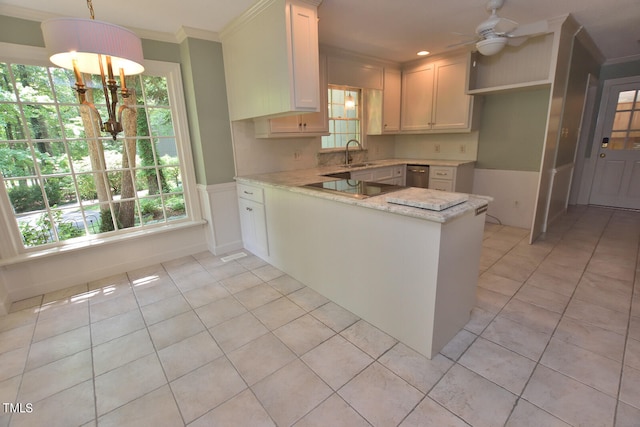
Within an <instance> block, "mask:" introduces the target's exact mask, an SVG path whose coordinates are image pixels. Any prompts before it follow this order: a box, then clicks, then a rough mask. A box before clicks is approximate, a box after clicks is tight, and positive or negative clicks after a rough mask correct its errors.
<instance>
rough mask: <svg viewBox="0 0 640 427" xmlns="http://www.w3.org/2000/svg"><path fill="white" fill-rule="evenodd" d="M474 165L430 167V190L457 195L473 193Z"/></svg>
mask: <svg viewBox="0 0 640 427" xmlns="http://www.w3.org/2000/svg"><path fill="white" fill-rule="evenodd" d="M473 170H474V165H473V163H466V164H462V165H459V166H434V165H431V166H429V188H430V189H432V190H440V191H449V192H456V193H471V191H472V189H473Z"/></svg>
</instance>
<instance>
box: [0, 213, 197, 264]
mask: <svg viewBox="0 0 640 427" xmlns="http://www.w3.org/2000/svg"><path fill="white" fill-rule="evenodd" d="M206 223H207V221H205V220H199V221H189V220H187V221H184V222H180V223H175V224H171V225H163V226H160V227H154V228H150V229H147V230H138V231H132V232H130V233H127V234H123V235H119V236H112V237H106V238H105V237H100V236H99V235H95V236H93V238H92V239H90V240H83V241H82V242H78V243H69V244H65V245H62V246H57V247H55V248H50V249H43V250H32V251H29V252H25V253H22V254H20V255H17V256H14V257H11V258H6V259H0V267H4V266H7V265H15V264H19V263H23V262H29V261H34V260H37V259H42V258H47V257H52V256H56V255H62V254H68V253H73V252H76V251H81V250H85V249H88V248H93V247H99V246H103V245H110V244H114V243H122V242H126V241H128V240H131V239H136V238H139V237H144V236H150V235H155V234H162V233H169V232H173V231H179V230H182V229H187V228H191V227H200V226H202V225H204V224H206Z"/></svg>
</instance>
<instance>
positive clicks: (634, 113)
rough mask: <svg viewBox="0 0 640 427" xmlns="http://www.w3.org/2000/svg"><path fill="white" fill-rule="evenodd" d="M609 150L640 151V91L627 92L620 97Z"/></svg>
mask: <svg viewBox="0 0 640 427" xmlns="http://www.w3.org/2000/svg"><path fill="white" fill-rule="evenodd" d="M608 148H609V149H610V150H640V90H627V91H623V92H620V94H619V95H618V105H617V107H616V113H615V116H614V119H613V128H612V130H611V137H610V139H609V146H608Z"/></svg>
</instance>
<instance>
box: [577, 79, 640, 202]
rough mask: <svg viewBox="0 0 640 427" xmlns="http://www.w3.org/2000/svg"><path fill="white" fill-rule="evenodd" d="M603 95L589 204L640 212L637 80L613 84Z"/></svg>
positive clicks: (639, 96)
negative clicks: (603, 107) (602, 108)
mask: <svg viewBox="0 0 640 427" xmlns="http://www.w3.org/2000/svg"><path fill="white" fill-rule="evenodd" d="M603 96H604V97H607V98H606V102H605V103H603V105H604V106H605V108H606V110H605V111H604V116H603V123H602V132H601V133H600V134H599V135H597V136H596V138H597V140H596V141H595V142H594V143H596V144H599V149H598V152H597V156H598V157H597V158H596V170H595V176H594V179H593V185H592V187H591V196H590V198H589V204H594V205H604V206H612V207H619V208H629V209H640V80H639V81H636V82H632V83H624V84H617V85H612V86H610V88H609V91H608V94H607V93H604V94H603ZM603 101H604V100H603Z"/></svg>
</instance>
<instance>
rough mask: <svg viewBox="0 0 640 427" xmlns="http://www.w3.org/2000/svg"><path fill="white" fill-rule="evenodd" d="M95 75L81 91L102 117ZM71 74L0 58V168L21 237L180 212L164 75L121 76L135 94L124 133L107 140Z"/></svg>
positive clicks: (87, 230)
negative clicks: (81, 102)
mask: <svg viewBox="0 0 640 427" xmlns="http://www.w3.org/2000/svg"><path fill="white" fill-rule="evenodd" d="M95 77H97V76H93V77H92V78H91V79H87V80H86V81H87V82H90V83H88V86H89V87H90V88H91V89H93V90H89V91H88V93H89V94H90V95H89V99H90V100H91V99H92V100H93V102H94V103H95V105H96V107H97V109H98V110H99V111H100V113H101V115H102V117H106V116H107V114H106V106H105V105H104V96H103V95H102V88H101V83H100V79H99V77H98V78H97V79H96V78H95ZM73 82H74V76H73V73H72V72H71V71H67V70H63V69H58V68H53V67H43V66H33V65H25V64H17V63H0V173H1V174H2V177H3V179H2V181H3V184H4V185H3V187H4V191H6V192H7V195H8V200H9V201H10V203H11V210H12V211H13V214H14V217H15V220H16V223H15V224H16V227H17V229H18V230H19V233H20V236H21V238H22V242H23V245H24V246H25V247H43V246H52V245H57V244H60V243H61V242H63V241H66V240H70V239H76V238H81V237H82V236H89V235H92V234H101V233H113V232H116V233H122V232H126V231H127V230H139V229H140V228H145V227H147V228H148V227H149V226H153V225H158V224H160V225H161V224H167V223H171V222H174V221H176V220H182V219H186V218H188V217H189V215H190V212H188V208H187V207H188V204H187V203H185V189H184V188H183V162H182V159H180V157H179V155H178V153H179V150H178V149H177V143H176V138H177V136H176V132H175V130H174V123H173V118H172V117H173V116H172V106H171V105H170V103H169V99H170V96H169V91H168V88H167V78H166V77H163V76H148V75H141V76H129V77H127V87H129V88H131V89H134V90H135V93H136V96H135V97H134V99H130V100H127V101H126V103H127V104H130V105H129V107H130V108H129V109H127V110H125V112H124V113H123V122H127V121H128V123H129V128H130V129H133V131H132V132H129V133H128V134H127V133H126V132H123V133H121V134H120V135H118V139H117V140H116V141H113V140H112V138H111V137H110V136H104V135H103V134H102V133H101V132H99V131H96V129H95V126H93V125H92V124H91V123H95V117H93V118H92V117H91V113H90V112H89V109H87V108H86V107H80V106H79V105H78V104H77V97H76V95H75V92H74V91H73V89H72V87H73ZM123 103H124V102H123V100H121V103H120V105H123ZM83 109H84V111H83ZM125 126H126V125H125Z"/></svg>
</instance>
